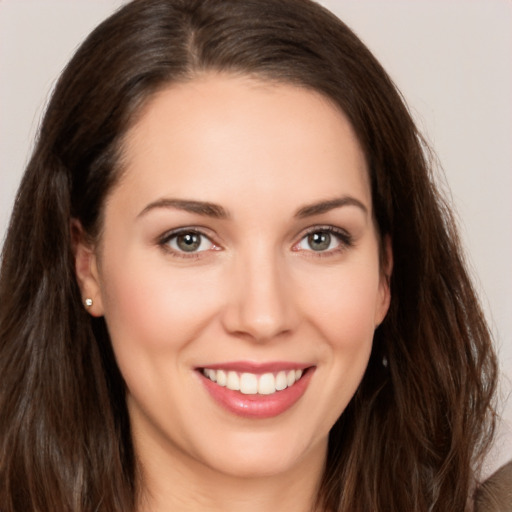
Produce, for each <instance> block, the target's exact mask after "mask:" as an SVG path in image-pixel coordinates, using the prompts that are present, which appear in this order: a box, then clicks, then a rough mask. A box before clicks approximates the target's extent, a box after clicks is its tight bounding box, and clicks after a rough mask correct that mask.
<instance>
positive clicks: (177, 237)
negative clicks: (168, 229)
mask: <svg viewBox="0 0 512 512" xmlns="http://www.w3.org/2000/svg"><path fill="white" fill-rule="evenodd" d="M165 244H166V245H168V246H169V247H170V248H171V249H173V250H174V251H176V252H182V253H195V252H202V251H208V250H209V249H212V248H213V247H214V245H213V242H212V241H211V240H210V239H209V238H208V237H206V236H205V235H203V234H202V233H198V232H197V231H182V232H180V233H176V234H174V235H171V236H170V237H168V238H167V240H165Z"/></svg>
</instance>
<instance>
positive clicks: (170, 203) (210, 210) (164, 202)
mask: <svg viewBox="0 0 512 512" xmlns="http://www.w3.org/2000/svg"><path fill="white" fill-rule="evenodd" d="M157 208H175V209H177V210H183V211H186V212H190V213H197V214H198V215H204V216H206V217H213V218H215V219H227V218H229V215H228V213H227V212H226V210H225V209H224V208H222V206H219V205H217V204H214V203H208V202H205V201H192V200H187V199H159V200H157V201H154V202H152V203H150V204H148V205H147V206H146V207H145V208H144V209H143V210H142V211H141V212H140V213H139V214H138V215H137V217H141V216H143V215H145V214H146V213H148V212H149V211H151V210H155V209H157Z"/></svg>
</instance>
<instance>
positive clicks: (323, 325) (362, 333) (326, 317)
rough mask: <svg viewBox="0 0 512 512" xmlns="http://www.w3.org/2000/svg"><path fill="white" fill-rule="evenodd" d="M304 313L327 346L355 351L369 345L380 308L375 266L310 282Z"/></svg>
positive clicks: (359, 267) (330, 275)
mask: <svg viewBox="0 0 512 512" xmlns="http://www.w3.org/2000/svg"><path fill="white" fill-rule="evenodd" d="M308 289H309V293H308V294H306V295H305V296H303V300H304V303H305V306H304V307H303V310H304V311H305V313H306V315H308V316H309V318H310V320H311V322H312V323H314V324H315V325H316V326H317V328H318V330H320V331H322V332H323V333H324V337H325V338H326V339H327V340H328V341H329V344H330V345H332V346H334V347H337V348H341V349H345V350H355V351H357V350H358V349H359V347H360V346H361V344H363V345H366V346H367V345H368V344H370V345H371V342H372V339H373V333H374V330H375V316H376V311H377V308H378V305H379V300H380V293H379V276H378V272H376V270H375V267H374V266H367V267H366V266H357V267H350V268H347V269H343V270H338V271H333V272H330V273H328V274H326V275H325V276H324V278H322V279H319V278H318V276H316V279H311V281H310V282H309V285H308Z"/></svg>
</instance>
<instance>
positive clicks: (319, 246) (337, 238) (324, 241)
mask: <svg viewBox="0 0 512 512" xmlns="http://www.w3.org/2000/svg"><path fill="white" fill-rule="evenodd" d="M341 238H342V236H341V235H340V234H338V233H334V232H332V231H330V230H327V229H318V230H316V231H312V232H310V233H308V234H307V235H306V236H304V237H303V238H302V239H301V240H300V242H299V243H298V244H297V245H296V247H297V249H298V250H302V251H314V252H326V251H332V250H334V249H338V248H339V247H340V246H342V245H343V241H342V239H341ZM347 243H348V242H347Z"/></svg>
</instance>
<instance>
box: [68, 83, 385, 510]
mask: <svg viewBox="0 0 512 512" xmlns="http://www.w3.org/2000/svg"><path fill="white" fill-rule="evenodd" d="M123 162H125V167H124V169H123V175H122V178H121V180H120V182H119V183H118V184H117V185H116V186H115V187H114V189H113V191H112V192H111V194H110V196H109V198H108V200H107V203H106V205H105V216H104V226H103V231H102V235H101V236H102V238H101V240H99V242H98V243H97V244H96V245H94V246H90V245H87V244H86V243H85V242H80V243H79V244H78V247H77V250H76V265H77V276H78V280H79V283H80V286H81V289H82V292H83V297H84V298H85V297H90V298H92V299H93V305H92V306H91V307H90V308H89V312H90V313H91V314H92V315H95V316H100V315H104V316H105V319H106V322H107V325H108V329H109V332H110V335H111V339H112V344H113V348H114V352H115V355H116V358H117V362H118V364H119V367H120V370H121V372H122V375H123V377H124V379H125V381H126V384H127V389H128V391H127V404H128V409H129V414H130V418H131V422H132V429H133V438H134V446H135V450H136V453H137V456H138V459H139V461H140V464H141V468H142V475H143V477H142V478H143V480H142V484H141V485H142V487H143V489H144V492H143V498H142V499H141V503H140V510H143V511H146V510H147V511H149V510H151V511H153V512H159V511H168V510H173V511H188V510H194V511H201V510H208V511H215V510H219V511H220V510H222V511H231V510H233V511H235V510H237V511H239V510H244V511H268V510H294V511H301V510H303V511H309V510H311V507H312V506H313V505H312V504H313V502H314V497H315V493H316V490H317V487H318V484H319V480H320V478H321V475H322V470H323V464H324V462H325V455H326V450H327V439H328V433H329V430H330V428H331V427H332V425H333V424H334V422H335V421H336V419H337V418H338V417H339V416H340V414H341V413H342V412H343V410H344V409H345V407H346V405H347V404H348V402H349V401H350V399H351V397H352V396H353V394H354V393H355V391H356V389H357V387H358V385H359V383H360V381H361V378H362V376H363V374H364V371H365V369H366V366H367V363H368V359H369V355H370V351H371V346H372V339H373V334H374V330H375V328H376V326H377V325H378V324H379V323H380V322H381V321H382V320H383V318H384V316H385V314H386V312H387V309H388V306H389V288H388V285H387V282H388V280H387V278H386V274H388V275H389V272H390V271H391V255H390V253H389V249H387V261H388V264H387V265H386V268H381V267H380V264H379V236H378V233H377V231H376V227H375V222H374V219H373V212H372V201H371V193H370V186H369V181H368V172H367V166H366V162H365V158H364V155H363V153H362V151H361V148H360V146H359V143H358V141H357V139H356V137H355V135H354V132H353V130H352V128H351V126H350V124H349V122H348V121H347V119H346V117H345V116H344V115H343V113H341V112H340V111H339V110H338V109H336V108H335V107H334V106H333V105H332V104H331V103H329V101H327V100H326V99H325V98H323V97H322V96H320V95H319V94H317V93H314V92H311V91H308V90H305V89H299V88H296V87H293V86H290V85H276V84H269V83H265V82H262V81H257V80H254V79H249V78H243V77H233V76H226V75H213V74H207V75H204V76H201V77H198V78H196V79H194V80H193V81H191V82H188V83H184V84H175V85H172V86H170V87H169V88H168V89H165V90H163V91H161V92H159V93H158V94H157V95H156V96H155V97H153V98H152V99H151V100H150V101H149V102H148V104H147V105H146V106H145V108H144V111H143V112H142V115H141V116H140V117H139V118H138V120H137V122H136V123H135V125H134V126H133V127H132V129H131V130H130V132H129V134H128V136H127V139H126V141H125V152H124V159H123ZM339 198H342V199H343V200H344V202H343V201H342V202H341V203H342V204H338V203H336V205H335V204H334V203H329V204H328V205H327V206H326V207H325V208H324V210H326V211H314V209H313V210H312V209H309V211H308V210H307V209H305V207H306V206H309V205H312V204H317V203H322V202H325V201H331V200H334V199H336V200H337V199H339ZM347 198H350V199H349V200H348V203H347ZM169 199H172V201H175V200H181V201H183V200H186V201H196V202H208V203H213V204H215V205H218V206H219V207H221V208H222V210H223V212H224V213H225V214H226V215H225V218H219V217H216V216H212V215H207V214H206V213H212V212H205V211H199V212H192V211H187V210H184V209H183V208H181V207H180V205H177V203H175V202H170V201H168V200H169ZM163 200H165V201H163ZM317 210H318V209H317ZM298 212H299V213H298ZM300 212H301V213H300ZM217 213H218V212H217ZM183 227H188V228H191V227H193V228H194V229H195V230H199V231H200V232H201V233H203V235H204V237H202V238H200V240H201V245H200V246H199V249H198V250H197V251H195V252H192V253H184V252H183V251H181V252H180V246H179V245H178V244H177V238H176V237H174V238H173V237H172V230H175V229H177V228H183ZM326 227H327V228H328V227H333V228H334V229H336V230H339V232H340V233H341V236H339V235H337V234H331V235H330V236H331V241H330V244H329V245H328V247H327V248H326V249H325V246H322V247H324V248H323V249H322V250H314V249H318V246H316V245H315V246H314V247H313V246H312V245H311V239H309V238H308V233H309V231H310V230H311V229H312V230H313V231H315V232H317V233H319V234H321V235H326ZM169 233H171V235H169ZM327 235H328V233H327ZM347 237H348V238H347ZM385 245H389V244H385ZM226 361H252V362H269V361H292V362H297V363H307V365H308V366H310V367H313V369H314V372H313V373H312V376H311V380H310V382H309V385H308V386H307V389H306V391H305V393H304V395H303V396H302V397H301V398H300V399H299V401H298V402H297V403H295V404H294V405H293V406H292V407H291V408H290V409H288V410H286V411H285V412H284V413H283V414H280V415H278V416H276V417H272V418H266V419H260V418H256V419H255V418H245V417H241V416H238V415H236V414H233V413H232V412H229V411H227V410H225V409H224V408H222V407H221V406H219V404H218V403H217V402H215V401H214V400H213V399H212V398H211V396H210V395H209V393H207V392H206V390H205V387H204V385H203V384H204V383H203V382H202V377H201V375H200V374H199V372H198V371H197V368H198V367H205V366H208V365H212V364H216V363H217V364H218V363H224V362H226Z"/></svg>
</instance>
